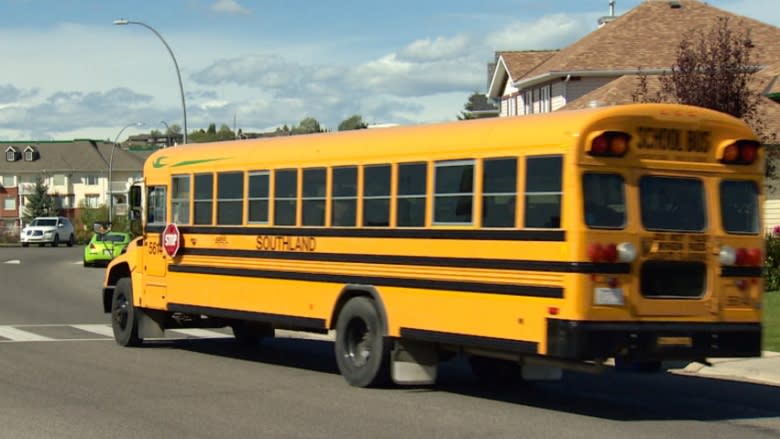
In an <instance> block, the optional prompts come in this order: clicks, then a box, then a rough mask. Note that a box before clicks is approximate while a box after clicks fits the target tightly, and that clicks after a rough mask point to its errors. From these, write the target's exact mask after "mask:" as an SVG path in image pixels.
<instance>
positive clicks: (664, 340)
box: [658, 337, 693, 348]
mask: <svg viewBox="0 0 780 439" xmlns="http://www.w3.org/2000/svg"><path fill="white" fill-rule="evenodd" d="M658 346H684V347H688V348H689V347H691V346H693V339H692V338H691V337H658Z"/></svg>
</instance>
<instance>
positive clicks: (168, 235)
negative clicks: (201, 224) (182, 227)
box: [162, 223, 181, 258]
mask: <svg viewBox="0 0 780 439" xmlns="http://www.w3.org/2000/svg"><path fill="white" fill-rule="evenodd" d="M180 243H181V233H179V228H178V227H176V224H173V223H171V224H168V225H167V226H165V230H163V232H162V247H163V250H165V253H166V254H167V255H168V256H170V257H172V258H173V257H175V256H176V253H178V252H179V246H180Z"/></svg>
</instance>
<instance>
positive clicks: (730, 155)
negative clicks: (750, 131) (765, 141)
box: [719, 140, 761, 165]
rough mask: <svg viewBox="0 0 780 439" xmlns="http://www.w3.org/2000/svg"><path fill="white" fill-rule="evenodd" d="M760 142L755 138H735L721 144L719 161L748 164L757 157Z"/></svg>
mask: <svg viewBox="0 0 780 439" xmlns="http://www.w3.org/2000/svg"><path fill="white" fill-rule="evenodd" d="M760 147H761V143H759V142H757V141H755V140H737V141H736V142H732V143H729V144H727V145H725V146H722V147H721V148H720V151H719V153H720V154H719V156H720V157H719V158H720V161H721V163H726V164H737V165H750V164H752V163H753V162H754V161H756V158H757V157H758V148H760Z"/></svg>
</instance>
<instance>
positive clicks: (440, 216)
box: [433, 160, 474, 224]
mask: <svg viewBox="0 0 780 439" xmlns="http://www.w3.org/2000/svg"><path fill="white" fill-rule="evenodd" d="M434 194H435V195H434V198H433V222H434V223H435V224H471V223H472V221H473V218H472V213H473V209H472V207H473V203H474V201H473V199H474V161H473V160H454V161H446V162H438V163H436V168H435V188H434Z"/></svg>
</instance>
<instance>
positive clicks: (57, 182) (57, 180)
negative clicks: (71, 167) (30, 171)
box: [52, 174, 65, 186]
mask: <svg viewBox="0 0 780 439" xmlns="http://www.w3.org/2000/svg"><path fill="white" fill-rule="evenodd" d="M52 182H53V184H54V186H64V185H65V174H54V176H53V177H52Z"/></svg>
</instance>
